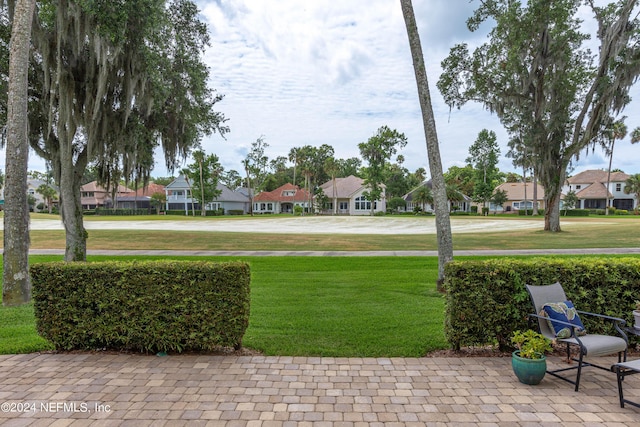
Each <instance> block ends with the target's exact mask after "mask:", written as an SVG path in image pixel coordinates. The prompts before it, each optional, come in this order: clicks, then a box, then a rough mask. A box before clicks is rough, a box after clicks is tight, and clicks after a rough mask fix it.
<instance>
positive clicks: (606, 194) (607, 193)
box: [604, 138, 616, 215]
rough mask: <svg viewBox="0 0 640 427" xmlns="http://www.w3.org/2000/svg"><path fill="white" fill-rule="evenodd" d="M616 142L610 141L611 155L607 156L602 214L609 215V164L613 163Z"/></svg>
mask: <svg viewBox="0 0 640 427" xmlns="http://www.w3.org/2000/svg"><path fill="white" fill-rule="evenodd" d="M615 143H616V140H615V138H613V139H612V140H611V154H610V155H609V170H608V171H607V187H606V193H605V197H606V201H605V204H604V214H605V215H609V184H611V163H612V162H613V146H614V145H615Z"/></svg>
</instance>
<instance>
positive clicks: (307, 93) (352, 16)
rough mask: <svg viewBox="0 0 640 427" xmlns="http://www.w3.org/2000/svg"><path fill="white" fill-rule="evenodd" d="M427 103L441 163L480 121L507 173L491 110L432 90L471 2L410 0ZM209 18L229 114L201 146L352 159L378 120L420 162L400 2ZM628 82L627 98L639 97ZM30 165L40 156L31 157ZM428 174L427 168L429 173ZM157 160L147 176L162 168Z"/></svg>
mask: <svg viewBox="0 0 640 427" xmlns="http://www.w3.org/2000/svg"><path fill="white" fill-rule="evenodd" d="M413 3H414V8H415V12H416V18H417V21H418V25H419V32H420V36H421V39H422V45H423V49H424V53H425V61H426V64H427V71H428V77H429V85H430V89H431V97H432V100H433V102H434V113H435V116H436V123H437V129H438V137H439V142H440V145H441V156H442V162H443V167H444V169H445V170H446V169H447V168H448V167H450V166H452V165H463V164H464V160H465V159H466V157H467V156H468V148H469V146H470V145H471V144H472V143H473V141H474V140H475V139H476V137H477V135H478V133H479V132H480V131H481V130H482V129H483V128H487V129H490V130H493V131H495V132H496V133H497V135H498V142H499V144H500V145H501V149H502V156H501V161H500V164H499V167H500V168H501V169H502V170H505V171H507V170H515V169H514V168H513V166H512V165H511V160H510V159H507V158H506V157H505V156H504V155H505V154H506V152H507V136H506V132H505V131H504V130H503V129H502V126H501V125H500V123H499V121H498V120H497V118H496V117H495V116H492V115H490V114H489V113H488V112H487V111H485V110H483V109H482V108H481V107H480V106H479V105H473V104H469V105H466V106H464V107H463V108H462V109H461V110H454V111H451V112H449V109H448V107H447V106H446V105H445V104H444V102H443V100H442V96H441V95H440V93H439V92H438V90H437V88H436V82H437V80H438V78H439V75H440V72H441V70H440V62H441V61H442V60H443V59H444V58H445V57H446V56H447V55H448V52H449V48H450V47H452V46H453V45H454V44H455V43H460V42H463V41H466V42H469V43H470V44H471V45H472V46H475V45H477V44H478V43H480V42H482V41H484V37H485V36H486V32H487V30H488V28H482V29H481V30H480V31H478V32H477V34H475V33H473V34H472V33H470V32H469V31H468V30H467V28H466V20H467V19H468V18H469V16H471V14H472V12H473V10H474V9H475V8H476V7H477V5H478V2H477V1H468V0H429V1H426V0H414V2H413ZM198 4H199V6H200V8H201V12H202V17H203V19H205V20H206V21H207V23H208V25H209V29H210V33H211V41H212V45H211V47H210V48H209V49H208V50H207V51H206V53H205V56H204V58H205V61H206V62H207V64H208V65H209V66H210V68H211V81H210V84H211V86H212V87H214V88H215V89H217V90H218V92H220V93H222V94H224V95H225V98H224V100H223V101H222V102H221V103H220V104H218V108H219V109H220V111H222V112H223V113H224V114H225V115H226V117H227V118H228V119H229V122H228V125H229V126H230V128H231V132H230V133H229V134H228V135H227V140H226V141H225V140H223V139H222V138H220V137H219V136H218V135H212V136H211V137H207V138H206V139H205V140H204V141H203V146H204V149H205V150H206V151H207V152H209V153H215V154H217V155H218V156H219V157H220V160H221V162H222V164H223V165H224V166H225V168H226V169H236V170H239V171H240V170H241V164H240V161H241V160H242V158H243V157H244V155H246V153H247V151H248V149H249V147H250V145H251V143H252V142H253V141H255V140H256V139H257V138H259V137H260V136H264V137H265V141H266V142H267V143H268V144H269V145H270V147H269V148H268V150H267V154H268V155H269V157H270V158H274V157H276V156H280V155H287V154H288V152H289V150H290V149H291V148H292V147H296V146H301V145H305V144H311V145H320V144H329V145H332V146H333V147H334V148H335V151H336V156H337V157H342V158H346V157H353V156H358V155H359V153H358V149H357V145H358V143H360V142H363V141H365V140H366V139H367V138H369V137H370V136H372V135H373V134H374V133H375V132H376V130H377V129H378V128H379V127H380V126H383V125H387V126H389V127H392V128H396V129H397V130H398V131H400V132H404V133H405V134H406V135H407V137H408V139H409V144H408V145H407V147H406V148H405V149H404V150H403V153H402V154H404V156H405V158H406V162H405V166H407V167H408V168H409V169H411V170H415V169H416V168H418V167H427V164H428V162H427V154H426V146H425V142H424V132H423V125H422V120H421V115H420V107H419V104H418V97H417V91H416V83H415V77H414V74H413V66H412V62H411V55H410V51H409V45H408V41H407V35H406V30H405V26H404V21H403V18H402V13H401V9H400V4H399V2H398V1H397V0H342V1H335V0H313V1H309V0H199V1H198ZM639 92H640V90H639V89H638V88H634V90H633V91H632V96H633V97H635V98H640V96H639V95H640V93H639ZM635 111H637V107H636V105H635V104H632V105H631V106H630V107H629V108H627V110H626V111H625V114H626V115H627V116H629V119H628V120H627V125H628V127H629V128H630V129H633V128H635V127H636V126H639V125H640V120H639V118H640V117H639V116H638V114H635ZM639 148H640V144H638V145H636V146H631V144H630V143H629V142H628V141H623V142H618V143H617V144H616V152H615V155H614V163H613V165H614V167H618V168H621V169H623V170H624V171H625V172H627V173H630V172H631V173H636V172H640V170H639V168H638V166H637V164H636V162H634V160H633V159H634V158H637V156H634V153H637V152H638V149H639ZM32 159H33V161H32V162H31V164H32V166H31V168H33V169H36V168H37V169H44V166H43V165H44V163H43V162H40V164H41V165H42V167H36V166H35V165H36V164H37V161H36V160H35V158H34V156H32ZM607 165H608V161H607V159H605V158H604V157H603V156H602V154H601V153H596V154H594V155H589V156H582V157H581V160H580V161H578V162H577V163H576V171H579V170H582V169H585V168H587V167H588V168H606V167H607ZM427 169H428V168H427ZM166 174H167V173H166V171H165V168H164V161H163V160H162V159H161V158H158V161H157V167H156V170H155V171H154V175H156V176H161V175H166Z"/></svg>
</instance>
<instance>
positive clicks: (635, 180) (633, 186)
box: [624, 173, 640, 209]
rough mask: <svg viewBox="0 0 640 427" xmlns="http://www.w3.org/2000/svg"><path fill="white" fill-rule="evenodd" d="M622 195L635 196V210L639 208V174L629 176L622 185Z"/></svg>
mask: <svg viewBox="0 0 640 427" xmlns="http://www.w3.org/2000/svg"><path fill="white" fill-rule="evenodd" d="M624 184H625V185H624V193H625V194H634V195H635V196H636V209H638V208H640V173H637V174H635V175H631V176H630V177H629V178H627V180H626V181H625V183H624Z"/></svg>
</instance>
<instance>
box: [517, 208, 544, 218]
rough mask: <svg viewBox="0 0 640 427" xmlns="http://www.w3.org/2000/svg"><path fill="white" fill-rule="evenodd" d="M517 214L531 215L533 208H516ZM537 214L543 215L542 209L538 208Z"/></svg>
mask: <svg viewBox="0 0 640 427" xmlns="http://www.w3.org/2000/svg"><path fill="white" fill-rule="evenodd" d="M518 215H519V216H533V209H520V210H518ZM538 215H544V209H538Z"/></svg>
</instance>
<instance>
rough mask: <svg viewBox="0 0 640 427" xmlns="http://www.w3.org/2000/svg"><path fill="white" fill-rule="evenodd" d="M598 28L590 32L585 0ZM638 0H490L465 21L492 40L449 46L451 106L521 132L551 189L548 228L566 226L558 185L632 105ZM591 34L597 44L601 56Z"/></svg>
mask: <svg viewBox="0 0 640 427" xmlns="http://www.w3.org/2000/svg"><path fill="white" fill-rule="evenodd" d="M583 4H584V5H585V7H587V8H589V9H590V10H591V12H592V14H593V17H594V19H595V22H596V23H597V28H598V30H597V31H596V34H586V33H584V32H583V31H584V30H583V28H584V26H583V25H582V22H581V20H580V19H579V14H578V12H579V8H580V7H581V6H582V5H583ZM637 6H638V0H618V1H615V2H613V1H612V2H609V3H608V4H607V5H605V6H604V7H599V6H596V5H595V2H594V1H592V0H587V1H582V0H554V1H548V0H529V1H527V2H521V1H512V0H485V1H482V2H481V3H480V5H479V7H478V9H477V10H476V11H475V13H474V15H473V16H472V17H471V18H470V19H469V20H468V22H467V24H468V27H469V29H470V30H471V31H475V30H477V29H478V28H479V26H480V24H482V23H484V22H491V23H493V24H494V27H493V28H492V30H491V31H490V33H489V35H488V38H489V40H488V41H487V42H486V43H484V44H483V45H481V46H479V47H478V48H477V49H475V50H474V51H473V52H470V51H469V47H468V45H467V44H459V45H456V46H455V47H453V48H452V49H451V52H450V55H449V56H448V57H447V58H446V59H445V60H444V61H443V63H442V66H443V70H444V72H443V74H442V76H441V78H440V80H439V82H438V88H439V89H440V91H441V92H442V94H443V96H444V98H445V100H446V102H447V104H448V105H449V106H451V107H461V106H462V105H464V104H465V103H467V102H469V101H475V102H479V103H481V104H483V105H484V106H485V107H486V108H487V109H489V110H490V111H492V112H494V113H495V114H497V116H498V117H499V118H500V120H501V122H502V123H503V125H504V126H505V127H506V129H507V130H508V131H509V132H510V133H512V134H515V133H518V134H519V135H521V136H522V137H523V138H522V141H523V142H524V143H525V144H526V147H527V149H528V150H529V152H530V154H531V155H532V158H533V159H534V161H535V163H534V165H533V167H534V171H535V173H536V175H537V177H538V178H539V180H540V182H541V184H542V185H543V186H544V188H545V202H546V203H545V204H546V207H547V208H546V209H545V230H550V231H560V216H559V206H560V190H561V187H562V185H563V183H564V179H565V175H566V172H567V168H568V167H569V165H570V164H571V162H572V160H573V159H576V158H577V157H578V156H579V155H580V154H581V152H582V151H583V150H584V149H585V148H586V147H588V146H589V145H590V144H595V143H597V140H598V138H599V135H600V134H601V133H602V132H603V130H604V128H605V127H606V125H607V124H608V120H609V118H610V117H615V116H616V115H617V114H618V113H620V112H621V111H622V110H623V109H624V107H625V106H626V105H627V103H628V102H629V89H630V87H631V86H632V85H633V83H635V81H636V79H637V77H638V75H639V74H640V43H638V42H639V41H640V22H639V21H638V19H637V15H636V14H635V12H634V11H635V9H636V8H637ZM590 38H592V39H594V40H597V41H598V42H599V46H598V49H597V50H596V52H597V54H593V53H592V50H590V49H589V47H590V45H589V43H592V41H590Z"/></svg>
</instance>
